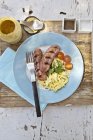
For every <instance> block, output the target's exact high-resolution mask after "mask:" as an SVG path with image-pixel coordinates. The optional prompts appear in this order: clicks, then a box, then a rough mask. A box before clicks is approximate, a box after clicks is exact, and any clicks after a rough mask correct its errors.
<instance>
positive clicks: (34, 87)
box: [32, 81, 41, 117]
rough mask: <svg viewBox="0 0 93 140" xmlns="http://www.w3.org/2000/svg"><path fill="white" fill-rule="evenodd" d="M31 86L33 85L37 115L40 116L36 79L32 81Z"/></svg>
mask: <svg viewBox="0 0 93 140" xmlns="http://www.w3.org/2000/svg"><path fill="white" fill-rule="evenodd" d="M32 87H33V94H34V101H35V107H36V113H37V117H41V110H40V104H39V97H38V91H37V84H36V81H34V82H32Z"/></svg>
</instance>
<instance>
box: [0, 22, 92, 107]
mask: <svg viewBox="0 0 93 140" xmlns="http://www.w3.org/2000/svg"><path fill="white" fill-rule="evenodd" d="M61 28H62V22H61V21H46V22H45V30H43V31H42V32H46V31H52V32H56V33H60V34H63V33H62V32H61ZM64 35H65V36H67V37H68V38H70V39H71V40H72V41H73V42H74V43H75V44H76V46H77V47H78V48H79V50H80V51H81V53H82V56H83V59H84V65H85V72H84V78H83V80H82V83H81V84H80V87H79V88H78V89H77V91H76V92H75V94H73V95H72V96H71V97H70V98H68V99H66V100H65V101H63V102H60V103H58V104H54V105H67V104H72V105H89V104H93V88H92V60H91V34H78V33H74V34H67V33H65V34H64ZM28 36H29V35H28V34H27V33H25V31H23V38H22V40H21V41H20V42H19V43H18V44H15V45H9V44H7V43H5V42H3V41H0V50H1V53H2V52H3V51H4V50H5V49H6V48H7V46H9V47H11V48H12V49H14V50H16V49H17V48H18V47H19V45H20V44H21V43H22V42H23V41H24V40H25V39H26V38H27V37H28ZM86 85H87V86H86ZM14 106H15V107H16V106H31V105H30V104H29V103H27V102H26V101H25V100H23V99H22V98H21V97H19V96H18V95H17V94H15V93H14V92H13V91H11V90H10V89H9V88H7V87H6V86H4V85H3V84H1V83H0V107H14Z"/></svg>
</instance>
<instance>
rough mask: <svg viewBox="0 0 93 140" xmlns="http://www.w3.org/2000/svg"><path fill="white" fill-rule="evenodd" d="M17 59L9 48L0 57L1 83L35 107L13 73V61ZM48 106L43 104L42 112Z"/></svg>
mask: <svg viewBox="0 0 93 140" xmlns="http://www.w3.org/2000/svg"><path fill="white" fill-rule="evenodd" d="M14 57H15V52H14V51H13V50H12V49H10V48H7V49H6V50H5V52H4V53H3V54H2V55H1V56H0V82H2V83H3V84H5V85H6V86H7V87H9V88H10V89H12V90H13V91H14V92H16V93H17V94H18V95H19V96H21V97H22V98H24V99H25V100H27V101H28V102H29V103H31V104H32V105H34V101H33V100H32V99H30V98H28V97H27V96H26V95H25V94H24V93H23V92H22V91H21V90H20V88H19V87H18V85H17V83H16V81H15V77H14V73H13V61H14ZM46 105H47V104H41V103H40V107H41V110H44V109H45V107H46Z"/></svg>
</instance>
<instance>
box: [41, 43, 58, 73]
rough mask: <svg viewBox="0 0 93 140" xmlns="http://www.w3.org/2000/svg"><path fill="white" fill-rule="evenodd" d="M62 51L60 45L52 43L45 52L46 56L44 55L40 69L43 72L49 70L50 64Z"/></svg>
mask: <svg viewBox="0 0 93 140" xmlns="http://www.w3.org/2000/svg"><path fill="white" fill-rule="evenodd" d="M59 51H60V47H59V46H58V45H52V46H51V47H50V48H48V50H47V51H46V52H45V54H44V56H43V57H42V60H41V62H40V70H41V71H42V72H43V73H46V72H48V70H49V68H50V65H51V63H52V61H53V60H54V58H55V57H56V56H57V54H58V53H59Z"/></svg>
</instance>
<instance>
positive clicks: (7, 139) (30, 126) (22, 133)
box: [0, 107, 42, 140]
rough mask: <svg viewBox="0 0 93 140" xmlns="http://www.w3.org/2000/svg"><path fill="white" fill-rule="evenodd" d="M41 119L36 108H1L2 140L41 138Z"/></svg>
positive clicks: (0, 133) (0, 132) (36, 139)
mask: <svg viewBox="0 0 93 140" xmlns="http://www.w3.org/2000/svg"><path fill="white" fill-rule="evenodd" d="M41 119H42V118H36V113H35V109H34V108H32V107H31V108H12V109H4V108H0V140H39V139H40V128H41Z"/></svg>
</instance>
